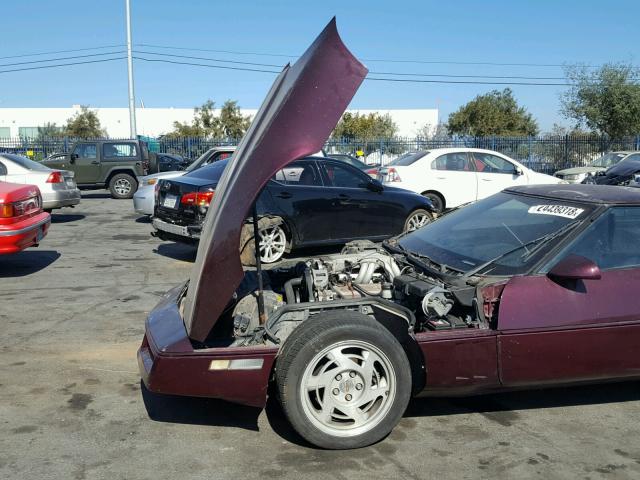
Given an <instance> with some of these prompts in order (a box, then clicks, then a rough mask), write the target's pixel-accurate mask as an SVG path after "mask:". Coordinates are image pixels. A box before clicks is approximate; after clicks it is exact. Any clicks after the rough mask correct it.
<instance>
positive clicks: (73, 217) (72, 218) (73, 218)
mask: <svg viewBox="0 0 640 480" xmlns="http://www.w3.org/2000/svg"><path fill="white" fill-rule="evenodd" d="M83 218H86V215H81V214H77V213H55V212H54V213H52V214H51V223H69V222H77V221H78V220H82V219H83Z"/></svg>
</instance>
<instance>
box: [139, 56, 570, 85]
mask: <svg viewBox="0 0 640 480" xmlns="http://www.w3.org/2000/svg"><path fill="white" fill-rule="evenodd" d="M134 53H140V54H145V55H149V54H151V55H158V56H165V57H174V58H186V59H191V60H207V61H211V62H219V63H233V64H240V65H254V66H259V67H275V68H283V65H276V64H272V63H255V62H241V61H235V60H223V59H220V58H210V57H195V56H191V55H176V54H171V53H160V52H148V51H143V50H135V51H134ZM369 73H370V74H372V75H394V76H408V77H442V78H495V79H519V80H565V78H564V77H525V76H519V75H507V76H505V75H499V76H494V75H452V74H442V73H413V72H376V71H371V72H369Z"/></svg>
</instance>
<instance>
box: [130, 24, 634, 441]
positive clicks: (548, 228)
mask: <svg viewBox="0 0 640 480" xmlns="http://www.w3.org/2000/svg"><path fill="white" fill-rule="evenodd" d="M365 74H366V69H364V67H362V65H360V64H359V63H358V62H357V60H356V59H355V58H354V57H352V56H351V55H350V54H349V52H348V51H347V50H346V48H345V47H344V45H343V44H342V43H341V41H340V39H339V37H338V36H337V32H336V30H335V25H334V23H333V22H332V23H330V24H329V26H328V27H327V28H326V29H325V31H324V32H323V33H322V34H321V35H320V36H319V37H318V39H317V40H316V42H315V43H314V44H313V45H312V46H311V47H310V48H309V50H308V51H307V52H306V53H305V54H304V55H303V57H302V58H301V59H300V60H299V61H298V62H297V63H296V64H295V65H294V66H292V67H290V68H289V67H287V68H285V70H284V71H283V73H282V74H281V75H280V77H279V78H278V79H277V80H276V83H275V85H274V86H273V87H272V90H271V92H270V93H269V96H268V97H267V99H266V100H265V102H264V104H263V106H262V108H261V109H260V111H259V112H258V114H257V116H256V118H255V120H254V122H253V124H252V126H251V128H250V130H249V132H248V133H247V135H246V136H245V138H244V139H243V141H242V143H241V145H240V147H239V148H238V150H237V153H236V155H235V156H234V157H233V159H232V160H231V162H230V163H229V165H228V167H227V169H226V171H225V174H224V176H223V178H222V179H221V181H220V183H219V184H218V188H217V190H216V196H215V198H214V203H213V205H212V208H211V209H210V210H209V213H208V215H207V218H206V220H205V224H204V226H203V233H202V237H201V242H200V246H199V249H198V257H197V259H196V264H195V266H194V269H193V272H192V276H191V279H190V280H189V282H187V283H186V284H184V285H182V286H180V287H177V288H176V289H174V290H172V291H170V292H168V293H167V294H166V295H165V297H164V299H163V301H162V302H161V303H160V304H159V305H158V306H157V307H156V309H155V310H154V311H153V312H151V314H150V315H149V317H148V319H147V323H146V332H145V336H144V339H143V342H142V346H141V347H140V350H139V352H138V363H139V367H140V371H141V374H142V378H143V380H144V383H145V385H146V386H147V388H148V389H149V390H151V391H153V392H159V393H166V394H176V395H190V396H204V397H214V398H221V399H225V400H229V401H232V402H237V403H241V404H246V405H252V406H264V404H265V402H266V397H267V388H268V386H269V384H270V382H274V384H275V385H276V387H277V389H276V390H277V394H278V398H279V401H280V403H281V405H282V408H283V410H284V412H285V414H286V416H287V418H288V419H289V421H290V422H291V424H292V425H293V427H294V428H295V429H296V431H297V432H298V433H300V435H301V436H302V437H304V438H305V439H307V440H308V441H309V442H311V443H313V444H315V445H318V446H320V447H323V448H331V449H338V448H356V447H361V446H364V445H368V444H371V443H374V442H376V441H378V440H380V439H381V438H383V437H384V436H385V435H387V434H388V433H389V432H390V431H391V430H392V429H393V427H394V426H395V425H396V423H397V422H398V421H399V420H400V418H401V417H402V415H403V413H404V411H405V408H406V406H407V404H408V402H409V399H410V397H411V396H417V395H452V396H453V395H472V394H478V393H486V392H494V391H500V390H508V389H515V388H533V387H543V386H549V385H568V384H575V383H583V382H601V381H608V380H624V379H631V378H638V377H640V355H638V351H640V301H638V300H637V299H636V295H637V292H638V291H640V249H639V248H638V245H639V244H640V192H639V191H638V190H637V189H632V188H626V187H606V186H595V185H553V186H526V187H516V188H513V189H508V190H505V191H504V192H502V193H499V194H497V195H494V196H492V197H489V198H487V199H485V200H482V201H480V202H478V203H476V204H474V205H470V206H467V207H465V208H462V209H459V210H454V211H453V212H451V213H449V214H446V215H444V216H442V217H441V218H439V219H438V220H437V221H434V222H432V223H431V224H428V225H427V226H425V227H423V228H421V229H419V230H416V231H414V232H411V233H408V234H405V235H402V236H400V237H396V238H394V239H392V240H389V241H387V242H385V244H384V245H383V246H379V245H375V244H372V243H368V242H353V243H350V244H347V245H346V246H345V248H344V250H343V251H342V253H340V254H335V255H323V256H318V257H316V258H311V259H309V260H307V261H305V262H300V263H299V264H297V265H294V266H290V267H281V268H274V269H271V270H268V271H265V272H262V274H261V275H259V274H257V273H256V271H254V270H252V271H243V269H242V266H241V264H240V259H239V254H238V245H239V241H240V231H241V228H242V225H243V223H244V221H245V219H246V217H247V216H248V215H249V213H250V210H251V207H252V204H253V202H254V201H255V198H256V197H257V196H258V194H259V192H260V190H261V188H262V187H263V186H264V185H265V183H266V182H267V181H268V180H269V178H270V177H271V176H272V175H273V174H274V173H275V172H276V171H277V170H278V169H280V168H282V166H283V165H286V164H287V163H289V162H291V161H293V160H295V159H296V158H300V157H302V156H304V155H307V154H310V153H312V152H313V151H317V150H319V148H320V147H321V145H322V143H323V142H324V140H325V139H326V138H327V137H328V135H329V133H330V131H331V129H332V128H333V126H334V125H335V123H336V122H337V120H338V119H339V117H340V114H341V113H342V111H343V110H344V108H345V107H346V105H347V104H348V102H349V100H350V99H351V97H352V96H353V94H354V92H355V90H356V89H357V87H358V85H359V84H360V82H361V80H362V78H363V77H364V75H365ZM284 138H286V139H287V141H286V142H284V141H283V140H282V139H284ZM260 284H262V285H261V287H262V288H260Z"/></svg>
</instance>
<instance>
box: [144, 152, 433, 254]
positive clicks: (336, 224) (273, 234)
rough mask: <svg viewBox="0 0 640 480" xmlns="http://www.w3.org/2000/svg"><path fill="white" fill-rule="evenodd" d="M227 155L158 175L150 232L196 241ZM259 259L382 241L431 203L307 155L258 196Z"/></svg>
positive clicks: (425, 218)
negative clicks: (173, 173) (174, 175)
mask: <svg viewBox="0 0 640 480" xmlns="http://www.w3.org/2000/svg"><path fill="white" fill-rule="evenodd" d="M226 165H227V161H226V160H222V161H220V162H216V163H215V164H213V165H210V166H207V167H204V168H201V169H199V170H196V171H194V172H191V173H188V174H186V175H183V176H181V177H178V178H173V179H165V180H160V182H159V183H158V185H157V190H156V192H157V196H158V197H157V199H156V207H155V212H154V219H153V226H154V228H155V232H154V235H155V236H157V237H159V238H161V239H164V240H175V241H180V242H188V243H195V242H197V241H198V240H199V238H200V231H201V229H202V222H203V221H204V217H205V215H206V213H207V210H208V209H209V204H210V203H211V201H212V199H213V197H214V195H215V189H216V186H217V184H218V181H219V180H220V177H221V176H222V173H223V171H224V168H225V167H226ZM257 209H258V214H259V216H260V218H261V219H263V220H264V222H263V220H261V223H260V225H259V232H260V258H261V260H262V261H263V262H265V263H272V262H275V261H277V260H279V259H280V258H281V257H282V255H283V254H284V253H285V252H288V251H291V250H293V249H295V248H298V247H303V246H304V247H306V246H318V245H331V244H342V243H345V242H348V241H351V240H356V239H368V240H374V241H378V240H383V239H385V238H388V237H391V236H393V235H397V234H399V233H402V232H403V231H410V230H415V229H417V228H420V227H422V226H423V225H425V224H426V223H428V222H430V221H431V219H432V214H431V212H433V205H431V203H430V201H429V200H428V199H426V198H425V197H422V196H421V195H417V194H415V193H412V192H409V191H407V190H402V189H399V188H393V187H388V186H382V184H380V183H379V182H378V181H377V180H374V179H372V178H370V177H369V176H368V175H367V174H366V173H364V172H362V171H360V170H359V169H357V168H355V167H352V166H351V165H348V164H346V163H344V162H342V161H340V160H334V159H330V158H317V157H308V158H304V159H301V160H298V161H295V162H293V163H291V164H289V165H287V166H286V167H284V168H283V169H282V170H280V171H278V172H277V173H276V174H275V175H274V176H273V177H272V178H271V180H270V181H269V182H268V183H267V186H266V187H265V188H264V190H263V191H262V193H261V194H260V196H259V197H258V201H257Z"/></svg>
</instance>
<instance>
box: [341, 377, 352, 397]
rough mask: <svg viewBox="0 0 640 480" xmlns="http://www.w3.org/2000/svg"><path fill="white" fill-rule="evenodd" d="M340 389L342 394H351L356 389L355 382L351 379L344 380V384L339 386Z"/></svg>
mask: <svg viewBox="0 0 640 480" xmlns="http://www.w3.org/2000/svg"><path fill="white" fill-rule="evenodd" d="M338 388H339V389H340V391H341V392H342V393H345V394H346V393H351V392H353V391H354V390H355V389H356V385H355V383H354V382H353V380H351V379H350V378H349V379H347V380H344V381H342V382H340V384H339V385H338Z"/></svg>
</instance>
